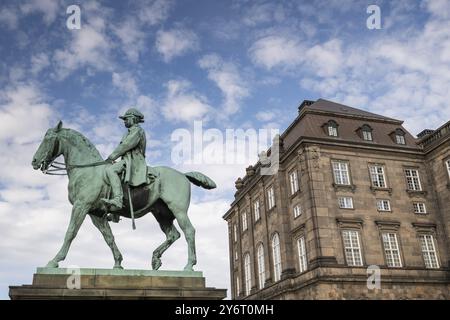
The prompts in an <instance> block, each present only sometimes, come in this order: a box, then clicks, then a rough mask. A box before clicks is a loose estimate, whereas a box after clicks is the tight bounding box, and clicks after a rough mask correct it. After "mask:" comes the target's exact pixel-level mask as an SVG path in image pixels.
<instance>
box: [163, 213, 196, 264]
mask: <svg viewBox="0 0 450 320" xmlns="http://www.w3.org/2000/svg"><path fill="white" fill-rule="evenodd" d="M169 208H170V205H169ZM171 210H172V209H171ZM172 213H173V215H174V216H175V218H176V219H177V222H178V225H179V226H180V228H181V230H182V231H183V233H184V237H185V238H186V242H187V244H188V262H187V264H186V266H185V267H184V270H185V271H193V270H194V269H193V267H194V265H196V264H197V255H196V253H195V229H194V227H193V226H192V223H191V221H190V220H189V217H188V215H187V209H186V210H179V209H178V210H172Z"/></svg>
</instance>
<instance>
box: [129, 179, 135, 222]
mask: <svg viewBox="0 0 450 320" xmlns="http://www.w3.org/2000/svg"><path fill="white" fill-rule="evenodd" d="M127 189H128V201H129V202H130V213H131V225H132V227H133V230H136V224H135V223H134V210H133V201H132V200H131V192H130V185H129V184H128V183H127Z"/></svg>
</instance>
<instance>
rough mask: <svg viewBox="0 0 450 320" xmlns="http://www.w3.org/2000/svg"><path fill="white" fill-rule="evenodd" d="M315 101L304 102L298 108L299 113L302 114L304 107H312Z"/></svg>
mask: <svg viewBox="0 0 450 320" xmlns="http://www.w3.org/2000/svg"><path fill="white" fill-rule="evenodd" d="M314 102H315V101H312V100H303V102H302V103H301V104H300V106H299V107H298V113H299V114H300V112H301V111H302V109H303V107H306V106H310V105H312V104H313V103H314Z"/></svg>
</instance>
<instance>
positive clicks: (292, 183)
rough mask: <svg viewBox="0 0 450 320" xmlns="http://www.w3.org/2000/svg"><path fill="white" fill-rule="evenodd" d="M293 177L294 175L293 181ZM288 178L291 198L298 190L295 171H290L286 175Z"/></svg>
mask: <svg viewBox="0 0 450 320" xmlns="http://www.w3.org/2000/svg"><path fill="white" fill-rule="evenodd" d="M293 175H295V178H294V179H292V176H293ZM288 177H289V190H290V193H291V194H290V195H291V196H293V195H295V194H296V193H298V192H299V190H300V186H299V181H298V173H297V169H294V170H292V171H290V172H289V173H288Z"/></svg>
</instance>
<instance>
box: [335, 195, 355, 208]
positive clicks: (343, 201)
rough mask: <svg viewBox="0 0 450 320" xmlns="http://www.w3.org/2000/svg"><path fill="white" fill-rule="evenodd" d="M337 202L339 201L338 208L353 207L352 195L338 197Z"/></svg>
mask: <svg viewBox="0 0 450 320" xmlns="http://www.w3.org/2000/svg"><path fill="white" fill-rule="evenodd" d="M338 203H339V208H341V209H353V198H352V197H339V198H338Z"/></svg>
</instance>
